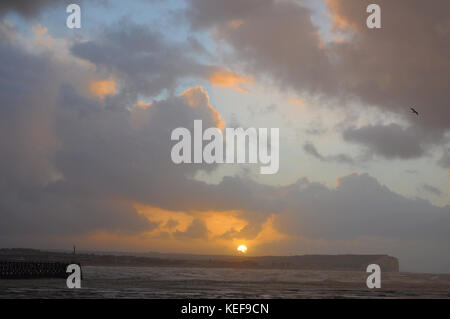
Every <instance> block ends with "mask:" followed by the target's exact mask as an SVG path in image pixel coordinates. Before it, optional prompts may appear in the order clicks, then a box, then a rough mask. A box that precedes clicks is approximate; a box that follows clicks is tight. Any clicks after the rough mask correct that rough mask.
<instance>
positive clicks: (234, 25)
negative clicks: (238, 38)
mask: <svg viewBox="0 0 450 319" xmlns="http://www.w3.org/2000/svg"><path fill="white" fill-rule="evenodd" d="M243 24H244V20H242V19H237V20H232V21H230V22H229V23H228V26H229V27H230V28H231V29H237V28H239V27H240V26H241V25H243Z"/></svg>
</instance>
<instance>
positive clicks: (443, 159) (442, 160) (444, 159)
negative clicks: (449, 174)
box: [438, 148, 450, 168]
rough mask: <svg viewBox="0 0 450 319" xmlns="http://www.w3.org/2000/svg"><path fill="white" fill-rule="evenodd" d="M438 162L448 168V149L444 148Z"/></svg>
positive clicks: (449, 163)
mask: <svg viewBox="0 0 450 319" xmlns="http://www.w3.org/2000/svg"><path fill="white" fill-rule="evenodd" d="M438 164H439V165H440V166H442V167H443V168H450V149H449V148H447V149H445V150H444V152H443V154H442V157H441V158H440V159H439V161H438Z"/></svg>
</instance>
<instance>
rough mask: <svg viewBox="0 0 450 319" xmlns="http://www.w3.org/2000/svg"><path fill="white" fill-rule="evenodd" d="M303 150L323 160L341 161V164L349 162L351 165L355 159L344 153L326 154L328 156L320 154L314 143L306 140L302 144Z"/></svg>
mask: <svg viewBox="0 0 450 319" xmlns="http://www.w3.org/2000/svg"><path fill="white" fill-rule="evenodd" d="M303 150H304V151H305V152H306V153H308V154H310V155H312V156H314V157H315V158H317V159H319V160H321V161H323V162H336V163H343V164H350V165H353V164H355V161H354V160H353V158H352V157H350V156H348V155H346V154H337V155H328V156H324V155H322V154H320V153H319V152H318V151H317V149H316V147H315V146H314V144H312V143H310V142H307V143H305V144H304V145H303Z"/></svg>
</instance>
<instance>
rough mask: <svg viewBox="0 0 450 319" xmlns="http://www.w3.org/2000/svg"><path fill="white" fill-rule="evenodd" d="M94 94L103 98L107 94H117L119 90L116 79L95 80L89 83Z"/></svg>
mask: <svg viewBox="0 0 450 319" xmlns="http://www.w3.org/2000/svg"><path fill="white" fill-rule="evenodd" d="M89 89H90V91H91V93H92V94H94V95H95V96H97V97H98V98H99V99H101V100H103V99H104V98H105V96H108V95H112V94H115V93H116V92H117V88H116V82H115V81H114V79H106V80H100V81H93V82H92V83H91V84H90V85H89Z"/></svg>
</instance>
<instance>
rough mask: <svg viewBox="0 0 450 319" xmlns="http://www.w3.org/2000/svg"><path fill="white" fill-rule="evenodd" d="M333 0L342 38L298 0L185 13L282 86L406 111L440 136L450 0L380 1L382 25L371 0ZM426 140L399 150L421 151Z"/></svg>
mask: <svg viewBox="0 0 450 319" xmlns="http://www.w3.org/2000/svg"><path fill="white" fill-rule="evenodd" d="M300 3H301V2H300ZM327 3H328V4H329V8H330V11H331V14H332V16H333V18H335V19H336V21H338V22H339V24H337V27H336V28H337V29H338V30H339V31H341V32H344V33H347V34H348V36H347V38H346V40H344V41H342V42H332V43H323V41H321V40H320V38H319V35H318V31H319V30H318V29H317V27H316V26H314V25H313V23H312V22H311V12H310V11H309V9H307V8H305V7H303V6H301V5H299V2H298V1H297V2H296V1H275V0H267V1H261V2H259V1H256V2H245V5H244V4H242V2H241V1H226V0H216V1H208V0H191V1H190V4H191V5H190V8H189V10H188V11H187V17H188V19H189V20H190V22H191V25H192V27H193V28H194V29H197V28H204V29H208V28H209V29H210V30H212V34H213V36H214V37H215V38H217V39H219V40H221V41H226V43H228V44H229V45H230V46H231V47H232V48H233V58H234V61H238V62H237V63H238V64H240V65H243V66H244V67H246V68H247V70H249V71H250V72H251V73H253V74H256V75H264V76H268V77H269V78H270V79H271V80H272V81H273V82H275V83H277V84H278V85H279V86H280V87H281V88H292V89H295V90H297V91H298V92H299V93H303V92H305V91H306V92H309V93H312V94H317V95H318V96H320V97H326V98H327V99H330V100H332V101H334V98H337V99H336V100H335V101H339V104H345V103H342V102H346V101H350V100H353V101H358V102H360V103H362V104H367V105H374V106H377V107H379V108H381V109H385V110H389V111H392V112H395V113H398V114H401V115H402V116H403V117H404V118H405V119H407V120H408V121H410V122H411V123H412V125H414V126H418V127H420V128H421V129H423V131H424V133H425V132H432V133H430V134H427V135H429V136H432V138H433V141H434V142H435V143H439V142H441V141H442V138H443V134H444V132H445V131H447V130H448V129H449V128H450V108H449V107H448V101H450V89H449V83H450V63H449V62H448V61H449V60H450V21H449V15H448V12H450V2H449V1H447V0H437V1H433V2H432V3H428V2H425V1H422V0H411V1H379V2H378V3H379V4H380V6H381V8H382V29H379V30H371V29H368V28H367V27H366V18H367V16H368V14H367V13H366V7H367V5H368V4H370V3H371V1H366V0H365V1H345V0H329V1H327ZM219 9H220V10H219ZM410 107H414V108H416V109H417V110H418V111H419V113H420V114H421V115H420V116H419V118H417V117H415V116H411V114H409V108H410ZM377 133H379V132H378V131H373V134H377ZM402 133H405V132H400V134H402ZM402 135H404V134H402ZM374 138H375V139H379V137H374ZM420 140H421V141H422V139H420ZM375 144H376V143H375ZM388 147H389V146H388ZM422 148H423V146H422V145H415V146H413V147H412V149H409V150H406V154H405V156H404V155H403V154H402V153H400V154H395V155H396V156H397V155H398V156H400V157H402V158H403V157H408V156H409V154H410V155H411V156H418V155H419V153H421V152H422ZM385 151H386V152H385V153H386V154H387V155H388V156H389V155H390V154H391V153H392V151H390V150H385ZM422 153H423V152H422Z"/></svg>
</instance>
